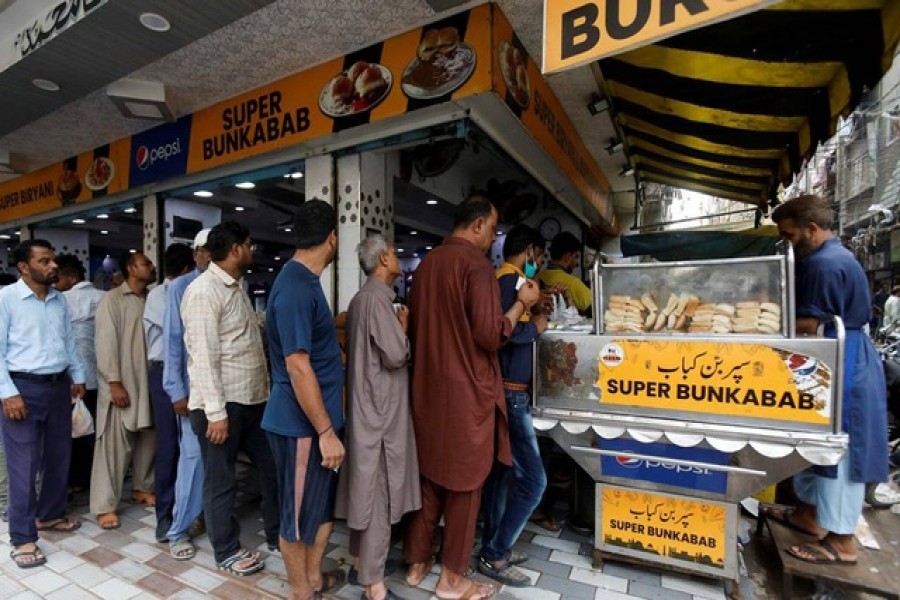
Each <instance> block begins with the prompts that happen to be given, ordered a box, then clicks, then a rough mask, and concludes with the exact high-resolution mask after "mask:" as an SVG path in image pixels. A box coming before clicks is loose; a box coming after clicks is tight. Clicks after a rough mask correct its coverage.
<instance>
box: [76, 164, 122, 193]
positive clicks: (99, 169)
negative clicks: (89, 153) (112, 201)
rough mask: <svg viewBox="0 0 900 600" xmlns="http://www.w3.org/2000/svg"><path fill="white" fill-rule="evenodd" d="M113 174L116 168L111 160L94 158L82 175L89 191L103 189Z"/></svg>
mask: <svg viewBox="0 0 900 600" xmlns="http://www.w3.org/2000/svg"><path fill="white" fill-rule="evenodd" d="M115 173H116V168H115V166H114V165H113V162H112V161H111V160H109V159H108V158H106V157H104V156H101V157H98V158H95V159H94V161H93V162H92V163H91V164H90V166H88V169H87V171H86V172H85V174H84V184H85V185H86V186H87V187H88V189H89V190H94V191H97V190H102V189H105V188H106V186H108V185H109V184H110V182H111V181H112V178H113V175H115Z"/></svg>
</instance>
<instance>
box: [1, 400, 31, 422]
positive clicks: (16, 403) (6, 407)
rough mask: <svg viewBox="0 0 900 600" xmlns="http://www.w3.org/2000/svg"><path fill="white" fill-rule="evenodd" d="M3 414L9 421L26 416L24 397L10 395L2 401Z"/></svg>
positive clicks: (19, 419)
mask: <svg viewBox="0 0 900 600" xmlns="http://www.w3.org/2000/svg"><path fill="white" fill-rule="evenodd" d="M3 416H5V417H6V418H7V419H9V420H10V421H22V420H24V419H25V417H27V416H28V408H27V407H26V406H25V399H24V398H22V396H21V395H17V396H11V397H9V398H7V399H5V400H4V401H3Z"/></svg>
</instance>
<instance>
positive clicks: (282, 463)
mask: <svg viewBox="0 0 900 600" xmlns="http://www.w3.org/2000/svg"><path fill="white" fill-rule="evenodd" d="M335 223H336V216H335V212H334V209H333V208H332V207H331V206H330V205H329V204H327V203H326V202H323V201H321V200H310V201H309V202H306V203H304V204H302V205H300V208H299V209H298V210H297V215H296V218H295V226H294V231H295V232H296V235H297V251H296V252H295V253H294V256H293V258H292V259H291V260H290V261H288V263H287V264H285V265H284V267H283V268H282V269H281V272H280V273H279V274H278V277H277V278H276V279H275V284H274V285H273V286H272V294H271V296H270V298H269V307H268V310H267V311H266V335H267V336H268V339H269V355H270V359H271V367H272V390H271V395H270V396H269V403H268V405H267V406H266V412H265V416H264V417H263V422H262V427H263V429H265V430H266V431H267V432H268V434H269V443H270V445H271V447H272V453H273V454H274V455H275V464H276V468H277V470H278V494H279V497H280V498H279V500H280V506H281V532H280V537H281V540H280V545H281V553H282V555H283V556H284V562H285V566H286V567H287V572H288V580H289V582H290V584H291V597H292V598H297V599H300V600H306V599H307V598H313V597H316V593H317V592H321V593H327V592H330V591H332V590H336V589H338V588H340V587H341V586H342V585H343V583H344V579H345V575H344V572H343V571H341V570H335V571H331V572H329V573H323V572H322V557H323V555H324V554H325V546H326V545H327V543H328V537H329V536H330V535H331V519H332V512H333V509H334V499H335V492H336V488H337V471H338V468H339V467H340V466H341V463H342V462H343V460H344V446H343V444H342V443H341V439H340V434H341V431H342V429H343V427H344V415H343V407H342V393H343V381H344V375H343V366H342V363H341V349H340V346H339V345H338V340H337V334H336V332H335V328H334V322H333V318H332V314H331V309H330V308H329V306H328V302H327V300H326V299H325V294H324V292H323V291H322V285H321V283H320V281H319V277H320V276H321V274H322V271H324V270H325V267H327V266H328V265H329V264H330V263H331V262H332V261H333V260H334V256H335V254H336V252H337V235H336V232H335ZM298 473H305V475H301V476H300V477H298Z"/></svg>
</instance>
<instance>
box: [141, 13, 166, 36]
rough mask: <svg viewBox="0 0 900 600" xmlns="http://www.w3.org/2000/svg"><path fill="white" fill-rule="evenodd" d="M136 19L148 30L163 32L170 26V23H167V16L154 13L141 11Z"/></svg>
mask: <svg viewBox="0 0 900 600" xmlns="http://www.w3.org/2000/svg"><path fill="white" fill-rule="evenodd" d="M138 19H139V20H140V21H141V25H143V26H144V27H146V28H147V29H149V30H150V31H156V32H158V33H165V32H166V31H168V30H170V29H171V28H172V24H171V23H169V20H168V19H167V18H165V17H164V16H162V15H159V14H156V13H152V12H145V13H141V16H140V17H138Z"/></svg>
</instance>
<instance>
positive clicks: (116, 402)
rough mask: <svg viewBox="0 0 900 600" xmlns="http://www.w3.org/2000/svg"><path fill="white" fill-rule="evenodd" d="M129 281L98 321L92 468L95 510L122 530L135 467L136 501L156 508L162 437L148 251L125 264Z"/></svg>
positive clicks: (104, 305) (110, 296)
mask: <svg viewBox="0 0 900 600" xmlns="http://www.w3.org/2000/svg"><path fill="white" fill-rule="evenodd" d="M119 264H120V265H121V267H122V269H123V270H124V272H125V273H126V274H127V277H126V279H125V282H124V283H123V284H122V285H120V286H119V287H117V288H113V289H111V290H110V291H109V292H107V294H106V295H105V296H104V297H103V300H101V301H100V305H99V306H98V307H97V314H96V316H95V317H94V320H95V323H96V331H95V335H94V350H95V352H96V354H97V383H98V385H97V422H96V430H97V443H96V447H95V449H94V465H93V468H92V470H91V512H93V513H94V514H96V515H97V524H98V525H99V526H100V527H102V528H103V529H115V528H117V527H118V526H119V517H118V515H117V514H116V508H117V507H118V505H119V500H121V498H122V487H123V485H124V483H125V473H126V472H127V471H128V467H129V466H130V467H131V480H132V486H133V492H132V499H133V500H134V501H135V502H137V503H143V504H147V505H148V506H154V505H155V504H156V497H155V496H154V494H153V489H154V487H153V484H154V482H153V457H154V455H155V453H156V433H155V432H154V430H153V411H152V409H151V406H150V383H149V379H148V371H147V344H146V343H145V341H144V325H143V315H144V304H145V302H146V299H147V286H149V285H150V284H151V283H153V282H155V281H156V267H154V266H153V262H152V261H151V260H150V259H149V258H147V256H146V255H145V254H144V253H142V252H135V253H133V254H126V255H125V256H124V257H123V258H122V259H121V261H120V262H119Z"/></svg>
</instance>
